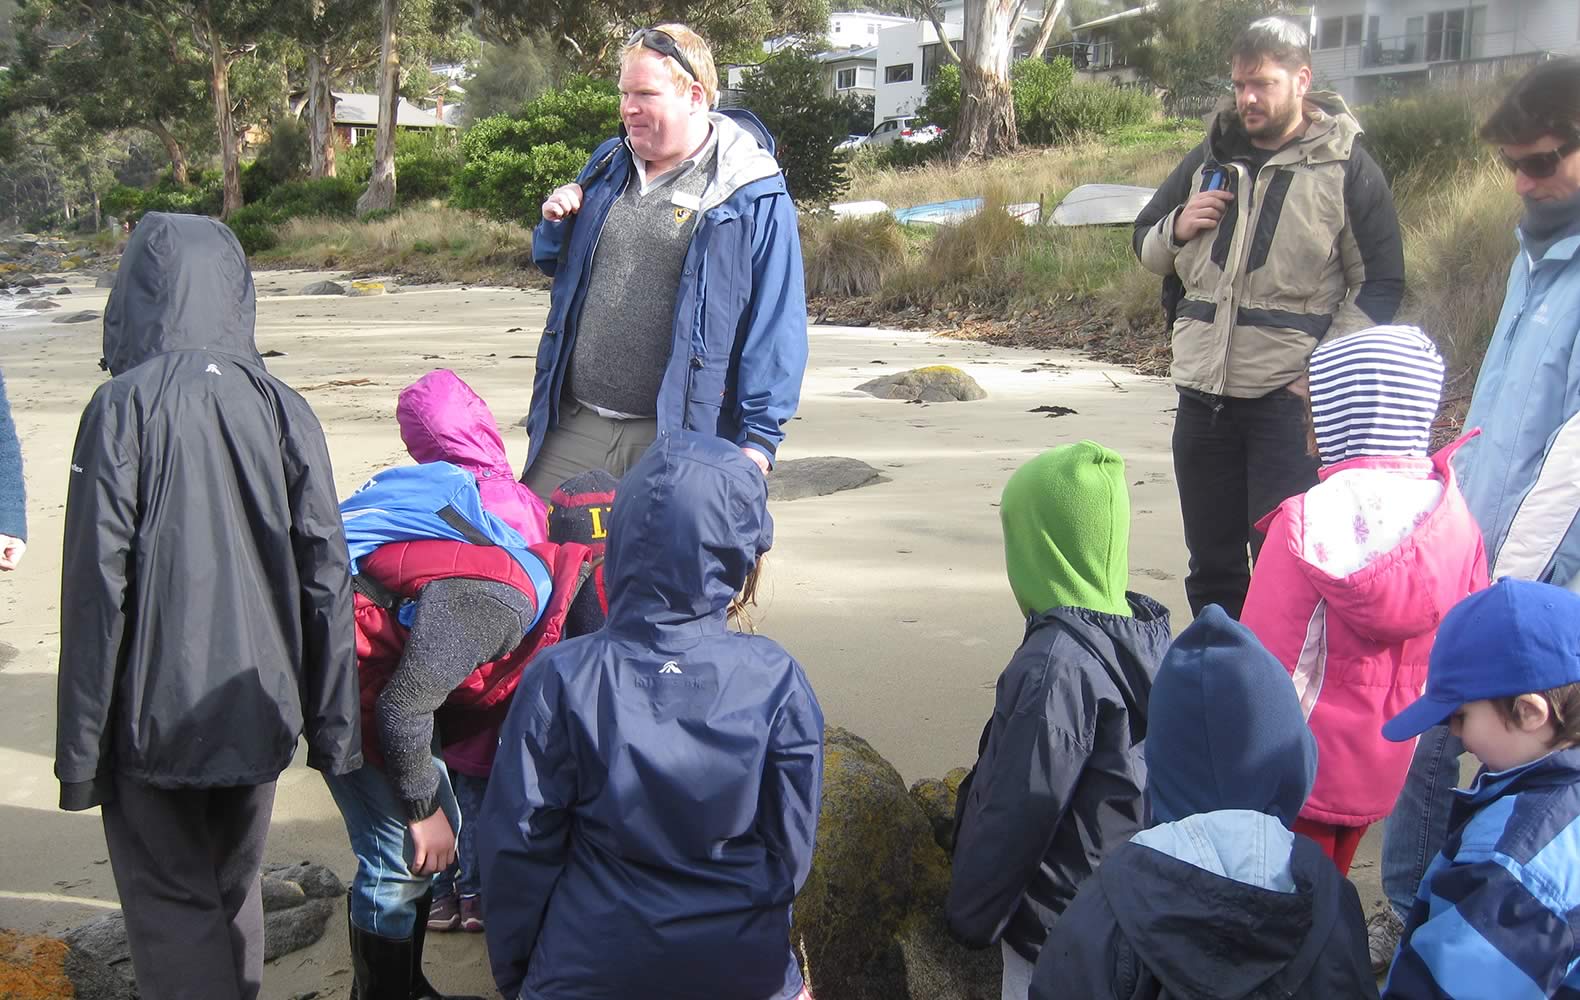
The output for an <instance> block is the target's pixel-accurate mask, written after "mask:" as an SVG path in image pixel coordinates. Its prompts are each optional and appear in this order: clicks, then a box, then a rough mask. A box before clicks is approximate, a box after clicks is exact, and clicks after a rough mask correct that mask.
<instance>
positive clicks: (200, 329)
mask: <svg viewBox="0 0 1580 1000" xmlns="http://www.w3.org/2000/svg"><path fill="white" fill-rule="evenodd" d="M254 306H255V300H254V292H253V284H252V275H251V272H250V271H249V270H248V267H247V258H246V255H245V254H244V253H243V252H242V249H241V245H240V244H239V243H237V241H236V237H235V235H234V234H233V233H231V231H230V230H229V229H227V228H226V227H225V226H223V225H221V224H220V223H219V222H216V221H214V220H212V219H208V218H203V217H200V216H189V215H164V214H158V213H150V214H149V215H146V216H144V217H143V220H142V222H141V223H140V224H139V225H138V227H137V231H136V232H135V233H134V234H133V235H132V239H131V241H130V242H129V243H128V244H127V247H126V252H125V254H124V256H123V257H122V258H121V267H120V271H119V273H118V274H117V276H116V280H115V287H114V289H113V290H112V291H111V293H110V301H109V304H108V306H107V307H106V309H105V317H104V362H103V364H104V366H105V367H107V368H108V369H109V371H110V374H111V375H112V376H113V377H112V378H111V379H110V381H108V382H106V383H105V384H103V385H101V386H99V388H98V390H97V391H96V392H95V393H94V394H93V398H92V400H91V401H90V402H89V403H88V406H87V409H85V410H84V411H83V414H82V421H81V424H80V426H79V428H78V431H77V441H76V445H75V447H74V449H73V452H72V460H71V479H70V483H69V486H68V488H67V494H66V528H65V551H64V559H63V566H62V595H61V629H60V635H61V645H60V673H59V692H58V699H57V714H56V751H55V775H56V777H57V778H59V780H60V805H61V808H63V809H69V810H79V809H87V808H90V807H92V806H95V805H102V806H103V807H104V809H103V819H104V835H105V840H106V842H107V843H108V845H109V852H110V864H111V868H112V870H113V871H114V873H115V884H116V889H117V890H118V892H119V894H120V898H121V907H122V910H123V912H124V913H125V915H126V930H127V938H128V940H129V942H130V946H131V953H132V967H133V969H134V970H135V972H136V977H137V982H138V985H139V987H140V989H141V991H142V995H143V996H145V997H154V998H159V1000H167V998H173V997H179V998H188V997H194V998H195V997H202V998H205V1000H231V998H240V1000H248V998H252V997H256V996H257V995H258V991H259V986H260V983H261V981H262V976H263V908H262V897H261V893H260V889H259V883H258V866H259V863H260V861H261V860H262V855H263V846H264V840H265V837H266V836H267V833H268V827H269V815H270V811H271V809H272V806H273V802H274V783H275V779H276V778H278V777H279V774H280V772H281V771H283V770H284V769H285V767H286V765H287V764H289V763H290V761H291V756H292V754H293V753H294V751H295V749H296V743H297V740H298V738H299V737H300V736H301V735H302V733H303V731H304V730H305V732H306V734H307V744H308V750H307V763H308V764H309V766H311V767H315V768H318V769H320V770H324V771H330V772H335V773H341V772H345V771H350V770H354V769H355V768H357V767H359V766H361V763H362V757H361V735H360V731H359V726H358V717H359V715H358V702H357V672H356V653H355V649H354V635H355V633H354V630H353V628H352V620H351V610H352V596H351V576H350V573H349V571H348V569H347V562H348V558H349V555H348V553H347V551H346V542H345V536H344V534H343V530H342V527H341V521H340V511H339V508H338V505H337V503H336V500H335V484H334V476H333V474H332V472H331V470H330V465H329V453H328V448H327V446H326V445H325V442H324V435H323V431H322V429H321V428H320V427H319V425H318V421H317V419H316V418H315V417H314V416H313V412H312V410H311V409H309V408H308V405H307V403H306V402H305V401H304V400H303V399H302V398H301V397H300V396H298V395H297V394H296V393H295V392H292V391H291V390H290V389H289V388H287V387H286V386H285V385H284V384H282V383H281V382H279V381H277V380H276V379H274V378H273V377H271V376H270V375H269V373H268V372H267V371H266V370H265V369H264V365H263V361H262V360H261V359H260V358H259V356H258V351H257V348H256V347H255V346H254V343H253V318H254Z"/></svg>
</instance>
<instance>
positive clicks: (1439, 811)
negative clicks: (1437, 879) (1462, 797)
mask: <svg viewBox="0 0 1580 1000" xmlns="http://www.w3.org/2000/svg"><path fill="white" fill-rule="evenodd" d="M1464 752H1465V744H1463V743H1461V742H1460V741H1459V738H1458V737H1456V736H1455V735H1454V734H1453V733H1451V732H1449V731H1448V727H1447V726H1433V727H1432V728H1431V729H1428V730H1427V731H1426V732H1424V733H1422V734H1421V738H1420V739H1419V740H1418V741H1416V744H1415V756H1414V757H1412V758H1411V759H1410V773H1409V774H1408V775H1406V776H1405V779H1404V790H1403V791H1401V792H1400V793H1399V802H1398V804H1396V805H1395V806H1394V808H1393V812H1392V813H1391V814H1389V816H1388V818H1387V820H1385V821H1384V822H1383V846H1382V884H1383V894H1384V895H1385V896H1387V897H1388V902H1389V903H1391V904H1392V905H1393V908H1394V912H1395V913H1397V914H1398V915H1399V919H1400V920H1403V919H1405V918H1406V917H1408V916H1409V915H1410V908H1411V907H1412V906H1414V905H1415V896H1416V891H1417V890H1418V889H1420V887H1421V879H1422V878H1424V877H1425V875H1426V869H1427V866H1428V865H1430V864H1431V863H1432V859H1433V858H1435V857H1437V855H1438V853H1439V852H1441V851H1442V850H1443V844H1444V843H1445V842H1446V841H1447V840H1448V818H1449V811H1450V810H1451V809H1452V807H1453V804H1454V795H1453V789H1454V787H1455V786H1456V785H1458V784H1459V755H1460V754H1462V753H1464Z"/></svg>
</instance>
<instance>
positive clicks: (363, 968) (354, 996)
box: [346, 893, 418, 1000]
mask: <svg viewBox="0 0 1580 1000" xmlns="http://www.w3.org/2000/svg"><path fill="white" fill-rule="evenodd" d="M346 927H347V928H348V929H349V931H350V934H351V1000H408V998H410V997H413V996H417V995H418V994H416V993H413V992H412V981H411V970H412V969H413V968H414V963H413V962H412V947H413V945H412V939H411V938H387V937H383V936H381V935H378V934H374V933H373V932H372V931H365V930H363V929H362V928H360V927H358V926H357V925H356V924H354V923H352V922H351V896H350V894H349V893H347V895H346Z"/></svg>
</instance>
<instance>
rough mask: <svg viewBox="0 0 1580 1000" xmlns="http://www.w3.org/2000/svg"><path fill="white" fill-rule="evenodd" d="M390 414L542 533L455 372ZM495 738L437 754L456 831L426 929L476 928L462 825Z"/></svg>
mask: <svg viewBox="0 0 1580 1000" xmlns="http://www.w3.org/2000/svg"><path fill="white" fill-rule="evenodd" d="M395 418H396V420H397V421H399V423H400V434H401V440H403V441H405V442H406V450H407V451H408V452H410V453H411V457H412V458H413V459H415V460H416V461H418V462H449V463H450V464H451V465H456V466H459V467H461V468H463V469H465V470H466V471H468V472H470V473H471V474H472V475H473V476H475V477H477V489H478V493H479V494H480V495H481V496H482V500H483V507H484V509H485V510H487V511H488V512H489V513H491V514H494V515H497V516H498V517H499V518H500V519H501V520H503V521H504V522H505V523H506V524H509V525H510V526H511V527H512V528H515V529H516V530H517V531H518V532H520V533H521V537H522V538H524V539H526V542H527V544H528V545H536V544H538V543H539V542H542V541H544V540H546V538H547V528H546V520H547V515H548V511H547V509H546V508H545V507H544V505H543V501H542V500H540V499H539V498H538V495H537V494H536V493H533V492H532V491H531V490H529V489H527V488H526V487H525V486H523V485H521V484H520V483H518V482H517V481H516V477H515V473H514V472H513V471H512V470H511V466H510V458H509V456H508V455H506V454H505V442H504V439H503V438H501V437H500V436H499V425H498V424H497V423H495V421H494V414H493V412H492V411H490V410H489V408H488V404H487V403H485V402H483V399H482V397H481V396H479V395H478V394H477V393H476V392H473V391H472V387H471V386H469V385H467V384H466V383H465V382H464V381H462V379H461V376H459V375H457V374H456V373H455V372H453V371H450V370H449V369H444V368H441V369H439V370H438V371H432V372H429V373H428V374H426V375H424V376H423V377H422V378H420V379H418V380H417V381H416V382H413V383H412V384H411V385H409V386H407V387H406V388H405V389H404V390H403V391H402V392H401V394H400V401H399V402H398V403H397V404H396V406H395ZM498 741H499V733H498V730H497V729H489V730H485V731H483V732H480V733H478V734H477V735H476V736H474V737H472V738H470V739H467V740H464V741H462V742H460V743H457V744H455V745H452V746H450V747H447V748H446V749H445V752H444V762H445V764H446V766H448V768H449V770H450V781H451V784H452V786H453V787H454V788H455V797H456V801H457V803H458V805H459V806H460V809H461V824H462V837H461V839H460V843H459V847H460V852H459V854H458V856H457V862H456V864H455V865H451V866H450V869H449V870H448V871H445V872H443V873H442V874H440V876H439V877H438V878H437V879H435V883H434V902H433V907H432V909H431V910H430V912H429V914H428V927H429V928H430V929H432V930H440V931H453V930H457V929H463V930H468V931H472V932H474V933H475V932H479V931H481V930H482V929H483V917H482V903H481V902H480V900H479V898H478V893H479V891H480V889H481V886H480V884H479V882H478V878H477V863H476V859H475V857H473V856H472V854H473V850H472V836H471V834H472V831H471V830H467V829H466V827H467V826H468V825H471V824H472V820H473V818H474V817H476V815H477V811H478V809H479V808H481V806H482V801H483V791H484V789H485V788H486V787H487V782H488V772H489V771H490V769H491V768H492V766H493V762H494V749H495V744H496V743H498Z"/></svg>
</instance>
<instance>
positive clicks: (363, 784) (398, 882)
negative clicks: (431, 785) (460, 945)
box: [324, 757, 461, 938]
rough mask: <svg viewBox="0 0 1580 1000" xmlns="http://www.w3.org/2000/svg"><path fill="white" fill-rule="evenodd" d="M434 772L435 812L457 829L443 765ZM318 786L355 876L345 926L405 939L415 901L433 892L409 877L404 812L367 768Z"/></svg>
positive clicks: (385, 782)
mask: <svg viewBox="0 0 1580 1000" xmlns="http://www.w3.org/2000/svg"><path fill="white" fill-rule="evenodd" d="M433 766H434V767H435V768H437V769H438V771H439V791H438V793H437V799H438V802H439V808H440V809H443V810H444V815H445V817H446V818H448V819H449V821H450V828H451V829H452V830H459V829H460V824H461V814H460V811H459V810H458V809H457V808H456V804H455V792H454V791H452V790H451V788H450V776H449V774H447V773H446V772H445V769H444V762H443V761H442V760H440V759H439V758H437V757H435V758H434V759H433ZM324 783H325V784H327V785H328V786H329V794H330V795H332V796H334V799H335V805H336V806H338V807H339V808H340V815H341V817H342V818H343V819H344V820H345V823H346V835H347V836H349V837H350V838H351V850H352V851H353V852H354V853H355V854H356V856H357V873H356V875H354V876H353V877H352V879H351V922H352V923H353V924H355V925H356V926H357V927H358V928H360V929H362V930H365V931H370V932H371V933H374V934H377V935H379V936H380V937H387V938H408V937H411V933H412V929H413V928H414V927H415V926H416V924H417V900H419V899H421V898H422V897H423V896H424V895H425V894H427V892H428V891H429V890H430V889H432V888H433V876H432V875H413V874H412V871H411V857H412V843H411V834H410V832H409V831H408V830H407V829H406V811H405V810H404V809H403V808H401V804H400V798H399V797H398V796H397V795H396V792H395V786H394V784H393V783H391V781H390V779H389V777H388V776H387V775H386V774H385V773H384V772H383V771H382V770H381V769H379V768H377V767H374V766H373V765H372V764H364V765H363V766H362V767H361V768H360V769H359V770H356V771H352V772H351V773H350V774H325V775H324Z"/></svg>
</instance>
